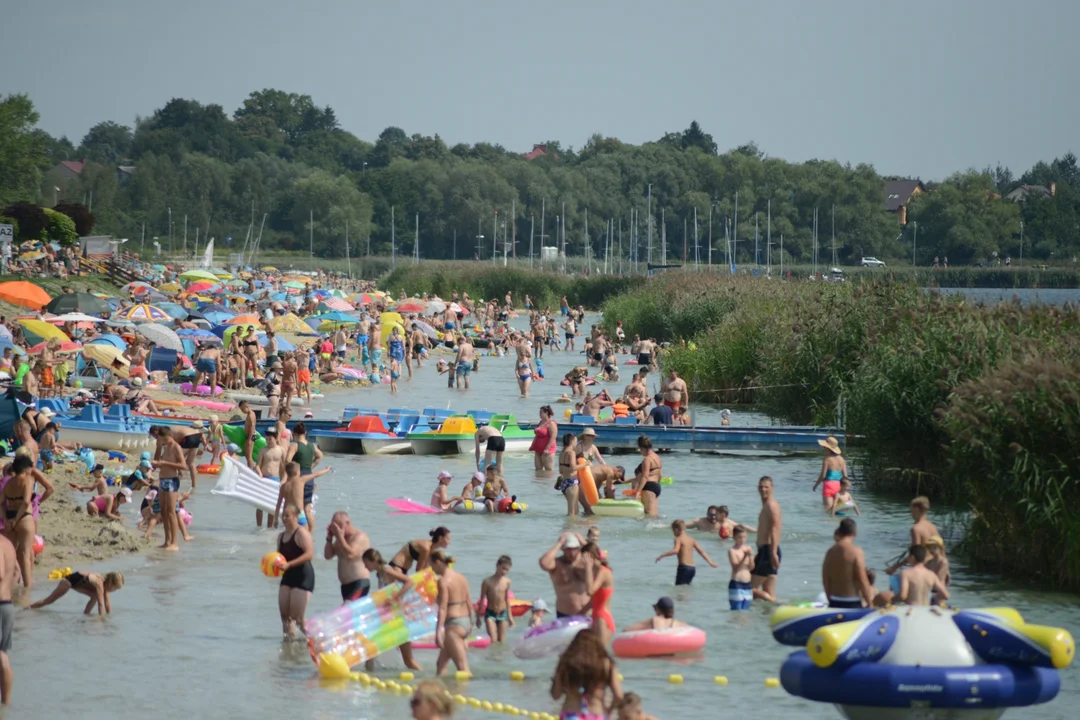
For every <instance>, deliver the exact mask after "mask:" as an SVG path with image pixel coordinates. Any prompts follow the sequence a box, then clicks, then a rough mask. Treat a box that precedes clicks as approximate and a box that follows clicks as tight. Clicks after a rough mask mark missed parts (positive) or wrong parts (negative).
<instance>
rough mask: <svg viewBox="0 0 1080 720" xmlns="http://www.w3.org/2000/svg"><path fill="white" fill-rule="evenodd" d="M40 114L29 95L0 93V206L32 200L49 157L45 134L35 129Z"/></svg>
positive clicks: (34, 197)
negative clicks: (42, 168)
mask: <svg viewBox="0 0 1080 720" xmlns="http://www.w3.org/2000/svg"><path fill="white" fill-rule="evenodd" d="M37 121H38V114H37V111H35V110H34V103H32V102H31V101H30V98H29V97H28V96H26V95H8V96H6V97H3V96H0V205H6V204H8V203H11V202H15V201H17V200H32V199H36V198H37V195H38V186H39V185H40V184H41V166H42V164H43V163H44V162H46V160H47V148H46V142H45V137H44V136H43V135H42V134H40V133H38V132H36V131H35V127H34V126H35V125H37Z"/></svg>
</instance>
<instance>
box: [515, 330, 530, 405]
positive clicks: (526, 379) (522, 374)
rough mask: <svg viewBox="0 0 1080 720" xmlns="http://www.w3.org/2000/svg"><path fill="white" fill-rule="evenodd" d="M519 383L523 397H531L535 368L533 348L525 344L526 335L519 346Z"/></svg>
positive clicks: (517, 366)
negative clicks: (533, 365)
mask: <svg viewBox="0 0 1080 720" xmlns="http://www.w3.org/2000/svg"><path fill="white" fill-rule="evenodd" d="M516 369H517V384H518V390H520V391H521V397H523V398H527V397H529V386H530V385H532V377H533V369H532V350H530V349H529V346H528V345H526V344H525V337H524V336H522V337H521V342H520V343H519V344H518V346H517V365H516Z"/></svg>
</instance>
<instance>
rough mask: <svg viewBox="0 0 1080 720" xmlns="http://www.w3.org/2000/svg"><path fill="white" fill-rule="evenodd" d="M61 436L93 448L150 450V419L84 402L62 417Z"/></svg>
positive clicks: (153, 444) (129, 450) (65, 439)
mask: <svg viewBox="0 0 1080 720" xmlns="http://www.w3.org/2000/svg"><path fill="white" fill-rule="evenodd" d="M60 437H61V438H62V439H63V441H64V442H66V443H72V442H75V443H79V444H80V445H85V446H86V447H89V448H93V449H94V450H123V451H124V452H133V451H142V450H152V449H153V448H154V446H155V445H156V442H155V441H154V439H153V438H151V437H150V423H148V422H146V420H144V419H143V418H140V417H131V416H127V417H116V416H106V415H105V413H104V412H103V411H102V407H101V406H100V405H96V404H95V405H87V406H86V407H84V408H83V409H82V412H80V413H79V414H78V415H74V416H67V417H62V418H61V420H60Z"/></svg>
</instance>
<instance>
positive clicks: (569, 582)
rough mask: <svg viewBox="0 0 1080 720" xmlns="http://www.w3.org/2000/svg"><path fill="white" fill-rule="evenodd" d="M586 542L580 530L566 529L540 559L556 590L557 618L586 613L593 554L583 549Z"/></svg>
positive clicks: (541, 566) (542, 568)
mask: <svg viewBox="0 0 1080 720" xmlns="http://www.w3.org/2000/svg"><path fill="white" fill-rule="evenodd" d="M584 544H585V543H584V541H583V539H582V538H581V536H580V535H578V534H577V533H575V532H569V531H568V532H564V533H563V534H562V535H560V536H559V541H558V542H557V543H555V545H553V546H552V547H551V549H549V550H548V551H547V552H546V553H544V555H543V557H541V558H540V569H541V570H543V571H544V572H546V573H547V574H548V575H549V576H550V577H551V585H552V587H553V588H554V590H555V615H556V617H560V618H562V617H570V616H572V615H582V614H583V613H584V611H585V607H586V606H587V605H588V604H589V600H590V599H591V598H590V594H589V589H590V587H591V586H592V580H593V578H592V556H590V555H588V554H584V553H582V552H581V548H582V546H583V545H584ZM560 550H562V556H561V557H560V556H559V554H558V553H559V551H560Z"/></svg>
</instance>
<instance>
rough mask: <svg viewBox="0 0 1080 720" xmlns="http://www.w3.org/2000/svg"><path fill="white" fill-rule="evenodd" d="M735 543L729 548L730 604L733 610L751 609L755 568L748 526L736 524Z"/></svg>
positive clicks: (733, 536)
mask: <svg viewBox="0 0 1080 720" xmlns="http://www.w3.org/2000/svg"><path fill="white" fill-rule="evenodd" d="M732 538H733V539H734V540H735V544H734V545H733V546H732V548H731V549H730V550H728V562H729V563H731V580H730V581H729V582H728V604H729V605H730V606H731V609H732V610H749V609H750V603H751V601H752V600H753V599H754V590H753V588H752V587H751V585H750V574H751V572H752V571H753V569H754V550H753V548H751V547H750V546H749V545H747V544H746V528H744V527H743V526H742V525H737V526H735V530H734V532H733V533H732Z"/></svg>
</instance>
